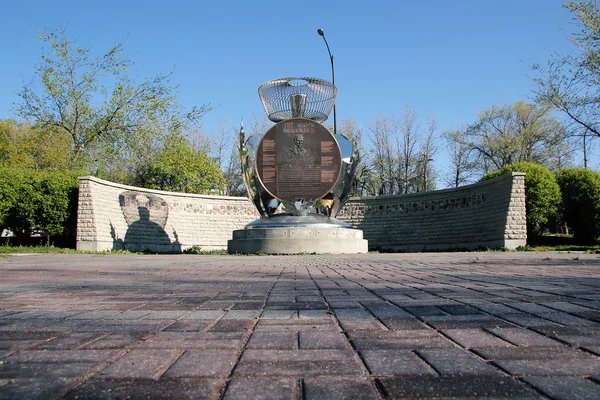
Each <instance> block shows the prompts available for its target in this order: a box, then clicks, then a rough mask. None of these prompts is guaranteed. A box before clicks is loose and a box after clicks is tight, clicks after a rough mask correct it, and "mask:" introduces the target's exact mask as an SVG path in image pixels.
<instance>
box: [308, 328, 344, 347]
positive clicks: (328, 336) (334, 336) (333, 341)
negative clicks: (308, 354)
mask: <svg viewBox="0 0 600 400" xmlns="http://www.w3.org/2000/svg"><path fill="white" fill-rule="evenodd" d="M299 346H300V349H346V348H347V347H348V345H347V344H346V340H345V339H344V337H343V336H342V334H341V333H339V332H300V333H299Z"/></svg>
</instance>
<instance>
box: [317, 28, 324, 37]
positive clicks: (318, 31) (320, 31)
mask: <svg viewBox="0 0 600 400" xmlns="http://www.w3.org/2000/svg"><path fill="white" fill-rule="evenodd" d="M317 33H318V34H319V35H321V36H325V32H323V29H317Z"/></svg>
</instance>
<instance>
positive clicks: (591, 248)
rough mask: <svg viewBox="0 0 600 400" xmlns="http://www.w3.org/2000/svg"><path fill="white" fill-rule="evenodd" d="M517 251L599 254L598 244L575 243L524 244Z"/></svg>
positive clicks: (599, 246) (599, 247)
mask: <svg viewBox="0 0 600 400" xmlns="http://www.w3.org/2000/svg"><path fill="white" fill-rule="evenodd" d="M517 251H564V252H570V251H576V252H583V253H588V254H600V244H594V245H588V246H584V245H576V244H560V245H556V246H550V245H532V246H530V245H526V246H520V247H518V248H517Z"/></svg>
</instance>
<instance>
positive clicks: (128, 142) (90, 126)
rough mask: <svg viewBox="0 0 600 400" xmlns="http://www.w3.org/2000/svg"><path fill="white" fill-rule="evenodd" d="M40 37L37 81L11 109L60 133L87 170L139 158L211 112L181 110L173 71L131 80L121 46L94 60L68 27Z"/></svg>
mask: <svg viewBox="0 0 600 400" xmlns="http://www.w3.org/2000/svg"><path fill="white" fill-rule="evenodd" d="M39 37H40V39H41V40H42V41H43V42H44V45H45V46H46V49H45V52H43V53H42V55H41V58H40V61H39V62H38V64H36V65H35V78H36V79H35V80H34V81H33V82H32V83H31V84H24V85H23V88H22V90H21V91H20V92H19V93H18V94H19V96H20V98H21V102H20V103H19V104H17V105H16V112H17V114H18V115H19V116H20V117H22V118H25V119H29V120H31V121H32V122H33V123H34V125H35V126H37V127H39V128H41V129H42V130H44V131H48V130H50V129H51V130H52V131H53V132H55V133H57V134H61V135H65V136H66V137H67V138H68V139H69V140H70V145H71V146H70V147H71V151H72V152H73V154H74V157H73V159H75V160H79V161H81V160H83V162H86V166H87V168H88V169H89V170H90V172H92V173H95V172H97V171H103V170H106V169H107V168H108V166H110V165H112V164H113V163H114V162H115V161H116V160H120V159H127V158H129V157H130V156H139V155H140V154H143V152H144V151H146V150H149V146H151V144H152V143H156V142H157V141H160V140H161V139H162V137H161V136H160V135H164V134H165V132H166V133H168V135H172V134H174V133H181V132H184V131H185V130H186V129H187V128H188V127H189V126H191V125H193V124H195V123H197V122H198V121H199V119H200V118H201V117H202V115H203V114H204V113H205V112H206V111H207V110H208V109H209V108H208V106H206V105H203V106H201V107H194V108H193V109H192V110H191V111H189V112H183V110H182V108H181V106H180V105H179V104H178V103H177V101H176V99H177V89H178V88H177V86H173V85H172V84H171V83H170V81H169V78H170V74H167V75H157V76H155V77H153V78H150V79H146V80H143V81H142V82H141V83H137V82H135V81H134V80H132V79H131V78H130V77H129V75H128V74H127V72H128V71H130V70H131V69H132V66H133V62H132V61H131V60H130V59H129V58H127V57H126V56H125V54H124V51H123V46H122V44H121V43H117V44H116V45H114V46H113V47H112V48H110V49H109V50H108V51H107V52H106V53H104V54H102V55H100V56H94V55H92V54H91V50H90V48H89V47H86V46H80V45H78V43H77V41H76V40H70V39H69V38H68V37H67V34H66V30H65V28H58V29H49V30H47V31H46V32H43V33H41V34H40V35H39ZM36 84H37V85H36ZM149 127H152V128H149ZM157 134H158V135H159V136H158V138H157ZM107 149H110V151H107ZM150 149H151V148H150ZM119 165H120V164H119Z"/></svg>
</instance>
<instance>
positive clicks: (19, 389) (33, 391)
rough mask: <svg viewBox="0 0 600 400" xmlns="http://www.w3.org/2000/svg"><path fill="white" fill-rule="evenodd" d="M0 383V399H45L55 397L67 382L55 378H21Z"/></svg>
mask: <svg viewBox="0 0 600 400" xmlns="http://www.w3.org/2000/svg"><path fill="white" fill-rule="evenodd" d="M5 382H6V383H5V384H0V399H6V400H8V399H15V400H16V399H28V400H45V399H53V398H57V397H58V396H59V394H60V393H61V392H62V391H63V390H65V388H66V386H67V383H66V382H64V381H63V382H61V381H58V380H56V379H41V378H23V379H18V380H8V379H7V380H5Z"/></svg>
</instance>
